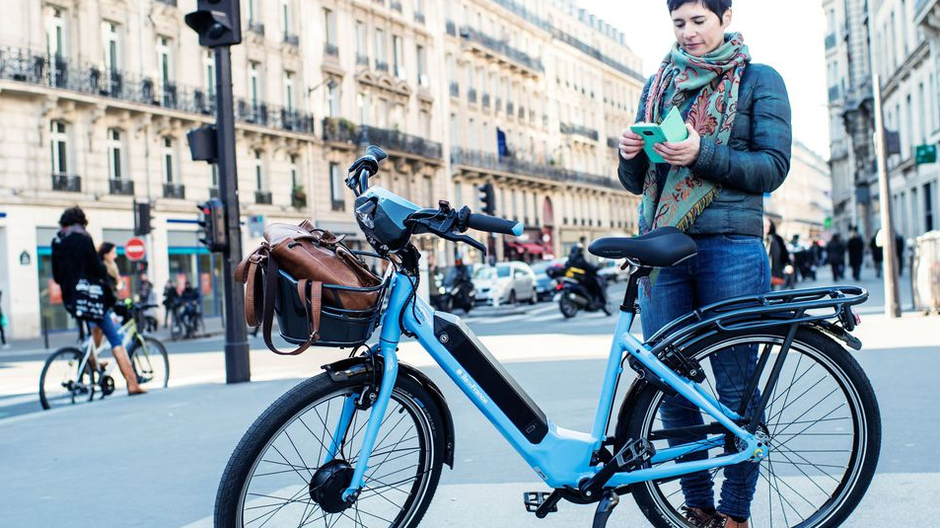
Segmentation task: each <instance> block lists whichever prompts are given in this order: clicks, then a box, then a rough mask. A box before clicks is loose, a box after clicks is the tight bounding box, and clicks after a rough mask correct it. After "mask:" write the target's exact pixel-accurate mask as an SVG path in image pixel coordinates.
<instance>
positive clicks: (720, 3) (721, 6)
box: [666, 0, 731, 20]
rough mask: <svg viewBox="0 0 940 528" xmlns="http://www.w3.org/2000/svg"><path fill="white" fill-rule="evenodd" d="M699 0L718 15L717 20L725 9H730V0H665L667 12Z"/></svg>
mask: <svg viewBox="0 0 940 528" xmlns="http://www.w3.org/2000/svg"><path fill="white" fill-rule="evenodd" d="M699 2H701V3H702V5H703V6H705V9H708V10H709V11H711V12H712V13H715V14H716V15H718V19H719V20H721V17H722V16H724V14H725V11H727V10H729V9H731V0H666V5H667V6H668V7H669V12H670V13H672V12H673V11H675V10H676V9H679V8H680V7H682V6H684V5H685V4H697V3H699Z"/></svg>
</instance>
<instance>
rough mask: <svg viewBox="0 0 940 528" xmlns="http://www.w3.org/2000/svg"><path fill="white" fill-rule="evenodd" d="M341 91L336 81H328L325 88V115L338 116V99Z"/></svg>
mask: <svg viewBox="0 0 940 528" xmlns="http://www.w3.org/2000/svg"><path fill="white" fill-rule="evenodd" d="M341 97H342V91H341V90H340V86H339V84H337V83H329V84H328V85H327V90H326V99H327V101H326V107H327V108H326V113H327V117H339V115H340V114H339V112H340V100H341Z"/></svg>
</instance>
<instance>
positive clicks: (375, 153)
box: [366, 145, 388, 163]
mask: <svg viewBox="0 0 940 528" xmlns="http://www.w3.org/2000/svg"><path fill="white" fill-rule="evenodd" d="M366 156H372V157H373V158H375V161H377V162H379V163H381V162H382V161H384V160H385V158H387V157H388V154H386V153H385V151H384V150H382V149H381V148H379V147H377V146H375V145H369V147H368V148H366Z"/></svg>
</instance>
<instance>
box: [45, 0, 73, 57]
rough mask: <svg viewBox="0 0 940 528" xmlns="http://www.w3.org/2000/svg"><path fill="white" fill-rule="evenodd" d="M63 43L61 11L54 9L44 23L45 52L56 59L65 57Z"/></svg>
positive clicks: (63, 25)
mask: <svg viewBox="0 0 940 528" xmlns="http://www.w3.org/2000/svg"><path fill="white" fill-rule="evenodd" d="M65 42H66V40H65V20H64V17H63V16H62V11H61V10H60V9H55V8H54V9H53V10H52V16H50V17H49V19H48V20H47V21H46V52H47V53H48V54H49V55H51V56H53V57H56V58H64V57H66V56H67V54H68V53H67V50H66V47H65Z"/></svg>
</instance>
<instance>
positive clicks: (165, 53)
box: [157, 37, 173, 87]
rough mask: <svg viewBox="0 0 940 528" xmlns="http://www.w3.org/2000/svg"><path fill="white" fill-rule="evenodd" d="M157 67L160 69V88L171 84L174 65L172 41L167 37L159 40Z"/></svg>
mask: <svg viewBox="0 0 940 528" xmlns="http://www.w3.org/2000/svg"><path fill="white" fill-rule="evenodd" d="M157 67H158V68H159V69H160V86H163V87H166V86H167V85H169V84H171V83H172V82H173V64H172V62H171V60H170V41H169V39H167V38H166V37H158V38H157Z"/></svg>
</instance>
